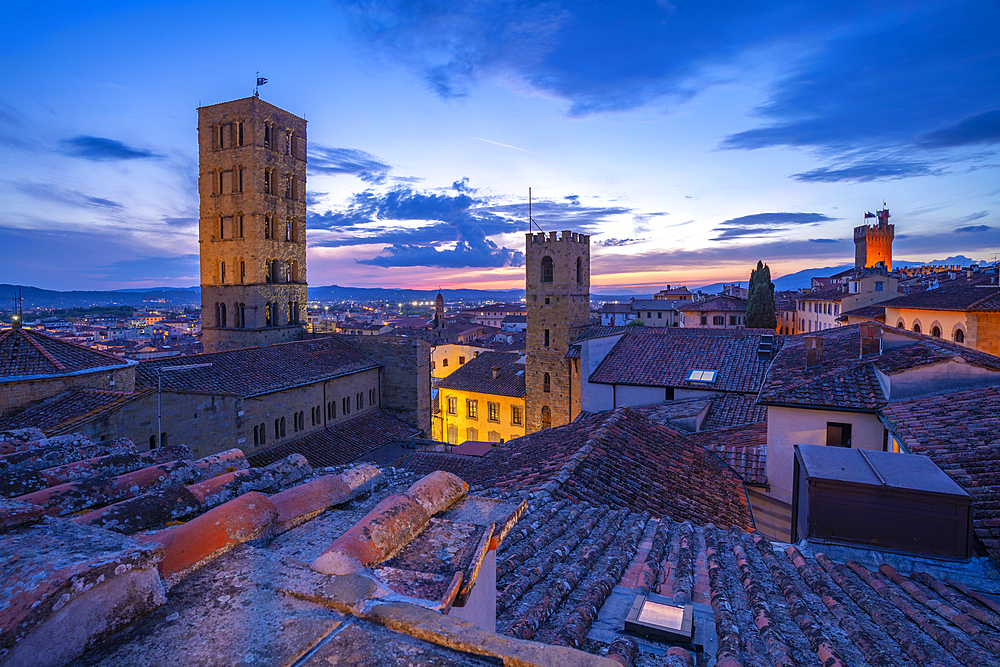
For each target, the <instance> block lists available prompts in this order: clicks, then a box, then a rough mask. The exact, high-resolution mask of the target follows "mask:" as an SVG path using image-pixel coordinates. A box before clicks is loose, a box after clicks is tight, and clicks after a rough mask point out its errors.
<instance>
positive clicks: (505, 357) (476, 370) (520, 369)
mask: <svg viewBox="0 0 1000 667" xmlns="http://www.w3.org/2000/svg"><path fill="white" fill-rule="evenodd" d="M438 391H439V395H438V396H439V399H440V409H441V415H442V421H443V427H442V433H441V437H442V440H444V441H445V442H448V443H449V444H452V445H459V444H462V443H463V442H465V441H467V440H476V441H488V442H502V441H507V440H510V439H511V438H517V437H520V436H522V435H524V419H525V415H524V357H523V356H521V355H518V354H516V353H512V352H483V353H482V354H480V355H479V356H478V357H476V358H474V359H471V360H469V361H468V362H466V363H465V364H464V365H463V366H462V367H461V368H458V369H457V370H455V371H454V372H453V373H451V374H450V375H449V376H448V377H447V378H445V379H443V380H441V382H440V383H439V384H438Z"/></svg>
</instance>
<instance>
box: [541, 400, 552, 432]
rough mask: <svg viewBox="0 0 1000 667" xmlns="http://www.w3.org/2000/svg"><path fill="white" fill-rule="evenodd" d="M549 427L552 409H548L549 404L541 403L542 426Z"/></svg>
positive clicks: (550, 425)
mask: <svg viewBox="0 0 1000 667" xmlns="http://www.w3.org/2000/svg"><path fill="white" fill-rule="evenodd" d="M551 427H552V410H550V409H549V406H547V405H543V406H542V428H551Z"/></svg>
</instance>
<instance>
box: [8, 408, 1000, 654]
mask: <svg viewBox="0 0 1000 667" xmlns="http://www.w3.org/2000/svg"><path fill="white" fill-rule="evenodd" d="M622 415H625V416H628V415H627V414H626V412H625V411H618V412H616V413H615V415H612V417H611V418H610V419H608V418H607V416H605V421H611V420H613V419H614V418H615V417H616V416H617V417H618V420H619V421H620V420H621V416H622ZM593 419H594V421H592V422H589V423H590V424H591V426H595V425H596V424H598V423H600V422H601V419H599V418H593ZM584 421H586V420H584ZM630 428H631V427H630V426H629V425H628V424H622V423H615V422H612V423H611V424H607V423H606V424H604V428H599V429H598V430H599V431H601V430H603V431H604V432H605V434H612V431H614V430H615V429H617V432H615V433H614V435H616V436H617V439H618V440H620V441H622V442H623V443H624V442H630V438H631V435H630V434H631V433H632V432H634V431H635V429H632V430H630ZM636 428H639V427H636ZM661 428H662V427H656V428H655V429H654V430H655V433H657V434H660V435H662V434H663V431H662V430H660V429H661ZM555 431H557V429H552V430H551V431H550V432H549V433H550V434H551V432H555ZM40 436H41V434H40V432H38V431H31V432H28V431H22V432H21V433H6V434H0V449H2V451H3V452H5V454H4V456H5V457H8V458H9V457H10V456H11V455H13V454H21V456H20V457H19V458H18V457H15V458H16V460H17V461H19V462H20V463H25V462H37V461H39V458H38V456H33V455H31V452H33V451H35V450H39V451H40V452H51V450H52V449H53V448H59V449H61V450H62V451H64V452H66V453H69V452H70V451H71V450H72V451H75V452H77V456H80V457H83V456H92V455H93V454H94V453H95V448H97V447H98V446H99V444H95V443H88V442H87V441H86V440H85V439H82V438H79V437H74V438H70V437H63V438H60V439H52V440H49V441H45V442H37V441H36V440H37V438H39V437H40ZM592 444H593V446H594V448H595V449H596V448H597V447H604V446H610V444H609V443H607V442H602V441H597V442H594V443H592ZM630 444H631V445H632V446H635V444H636V443H635V442H630ZM664 446H666V445H664ZM126 449H127V447H126ZM620 454H622V452H621V451H610V450H609V451H606V452H605V455H604V457H603V458H605V459H609V460H611V459H614V458H616V455H620ZM670 454H671V456H675V455H677V452H676V451H671V452H670ZM67 455H68V454H67ZM46 456H48V454H46ZM484 458H486V457H484ZM20 463H19V464H20ZM225 463H226V461H222V462H220V465H222V464H225ZM228 463H230V464H231V463H232V459H229V460H228ZM577 463H578V464H579V467H581V468H582V467H585V466H586V465H587V461H586V459H580V460H578V461H577ZM639 465H640V464H639V462H637V461H636V462H633V463H632V464H631V466H632V468H633V469H635V468H636V467H637V466H639ZM681 465H684V466H685V467H686V468H687V469H696V468H697V466H695V467H692V466H691V463H690V462H689V461H688V462H684V463H682V464H681ZM223 470H224V468H220V467H219V466H216V467H214V468H211V469H208V468H206V471H207V472H205V473H204V475H201V477H204V478H205V479H204V481H201V482H196V483H194V484H190V485H188V486H187V487H174V488H175V489H187V493H188V496H187V500H182V499H181V498H179V497H178V498H174V497H173V496H171V495H170V494H168V493H165V492H163V491H159V492H156V493H155V494H147V495H145V496H139V497H137V498H133V499H131V501H127V502H126V504H125V505H122V504H121V503H119V504H118V505H115V506H113V507H116V508H119V509H118V510H117V512H118V514H117V516H118V519H117V520H111V519H112V518H113V514H109V513H108V512H107V511H106V510H104V511H102V512H103V513H102V512H92V513H91V514H90V515H82V516H78V517H74V518H72V519H67V518H57V517H51V516H50V517H44V516H42V514H41V508H38V507H37V506H33V505H30V504H28V503H25V502H18V501H11V500H4V499H0V517H2V518H3V522H2V523H0V556H2V557H3V559H4V562H5V563H7V564H8V567H7V568H6V569H5V571H4V575H3V580H2V581H0V590H2V591H3V595H2V597H0V600H3V601H6V602H7V604H6V606H2V605H0V651H2V652H3V653H2V655H0V659H2V660H3V661H4V664H30V665H35V666H38V667H41V666H42V665H63V664H68V663H72V664H74V665H78V666H79V667H96V666H102V667H103V666H107V667H111V666H115V667H117V666H118V665H136V666H150V667H152V666H156V667H169V666H174V665H176V666H178V667H180V666H182V665H183V666H185V667H186V666H188V665H248V664H263V665H276V666H281V667H291V666H293V665H294V666H295V667H319V665H330V664H350V665H370V666H372V667H374V666H376V665H396V664H400V665H402V664H406V665H410V666H414V667H423V666H428V667H429V666H431V665H434V666H437V667H443V666H448V667H450V666H456V667H457V666H459V665H473V666H475V665H496V664H510V665H551V666H553V667H555V666H556V665H560V666H567V667H583V666H585V665H586V666H593V667H615V665H616V664H617V665H619V666H622V665H623V666H624V667H652V666H653V665H692V664H698V665H710V664H717V665H720V666H725V667H737V666H746V667H757V666H765V665H775V664H780V665H786V666H788V667H791V666H792V665H800V664H824V665H830V666H831V667H832V666H834V665H857V666H861V667H865V666H869V665H870V666H878V667H888V666H889V665H903V666H907V667H909V666H913V665H921V666H922V665H928V666H929V665H934V666H938V667H958V665H966V666H968V667H971V666H972V665H977V666H978V665H991V664H996V663H997V661H998V658H1000V605H997V604H996V603H995V602H993V600H991V599H990V598H988V597H985V596H983V595H981V594H980V593H979V592H978V591H987V592H990V593H996V592H998V590H1000V578H998V577H997V576H996V571H995V570H993V569H991V568H990V567H989V566H988V565H983V564H982V563H980V562H978V561H973V562H970V563H967V564H954V563H948V562H943V561H932V560H928V559H918V558H914V557H902V556H892V555H885V554H883V555H879V554H875V553H869V552H864V551H857V550H854V551H850V550H845V549H844V548H835V547H831V548H830V549H829V550H828V554H823V553H817V552H816V549H815V548H814V547H813V546H811V545H809V544H806V543H800V544H799V545H798V547H797V548H796V547H787V548H784V546H783V545H772V544H771V543H769V542H767V541H766V540H764V539H763V538H762V537H761V536H760V535H758V534H756V533H752V532H745V531H743V530H741V529H740V528H737V527H732V528H729V529H725V528H718V527H715V526H714V525H712V524H711V523H703V522H690V521H684V520H681V519H680V517H681V516H682V515H683V512H684V511H685V508H684V507H681V506H677V507H675V508H674V510H675V511H674V512H672V513H665V512H664V513H649V512H641V511H635V510H634V509H631V508H629V507H626V506H623V505H621V504H618V503H617V502H615V501H612V502H611V503H610V504H609V503H606V502H598V499H597V498H596V497H595V498H593V499H591V500H590V501H585V502H579V503H577V502H575V499H574V498H573V497H572V496H571V495H567V494H566V493H563V492H562V489H563V488H564V486H565V484H564V485H563V486H559V485H548V486H546V487H542V486H536V487H534V488H533V490H532V491H531V492H529V493H527V494H526V496H525V497H524V499H523V500H522V498H521V496H522V495H524V494H522V493H513V494H511V493H510V491H519V492H520V491H524V490H525V489H514V488H509V487H508V488H507V491H506V492H505V490H504V489H503V488H495V487H491V488H489V489H485V491H486V492H487V493H488V494H489V495H492V496H494V497H493V498H489V497H483V496H475V495H469V494H467V492H466V486H465V483H464V482H463V481H462V480H461V479H459V478H456V477H454V476H451V475H447V474H445V473H434V474H432V475H429V476H426V477H419V476H418V475H414V474H412V473H409V472H400V471H395V470H393V469H391V468H387V469H381V470H380V469H377V468H375V467H373V466H370V465H367V464H362V465H357V466H353V467H351V468H328V469H325V470H311V469H310V468H309V466H308V465H307V464H306V463H305V462H304V461H302V460H301V457H298V458H296V457H294V456H292V457H289V458H288V459H285V460H283V461H282V462H281V464H280V465H275V466H271V467H270V468H268V469H252V470H236V471H233V472H229V473H226V472H223ZM44 471H45V470H44V469H43V470H42V472H44ZM590 480H591V482H592V481H593V478H590ZM672 481H673V483H675V484H676V483H677V482H678V481H679V480H676V479H675V480H672ZM566 482H567V484H569V485H570V486H572V482H571V481H570V480H569V478H568V477H567V478H566ZM651 482H652V480H650V481H648V482H646V483H651ZM695 484H699V485H700V486H701V487H702V488H704V487H707V486H711V485H712V483H711V482H707V481H704V480H695V481H693V482H692V486H694V485H695ZM716 484H717V482H716ZM139 498H146V502H145V503H144V504H136V503H137V502H138V499H139ZM172 498H173V499H174V504H173V510H171V509H170V508H169V507H168V506H167V501H168V500H171V499H172ZM154 501H155V502H154ZM129 503H132V504H129ZM191 504H194V505H196V506H197V507H196V508H195V509H193V510H187V509H185V511H186V512H187V513H186V514H181V515H175V514H174V513H175V512H177V511H178V510H180V509H183V508H186V507H187V506H188V505H191ZM140 508H144V510H145V511H143V512H139V511H137V510H139V509H140ZM94 514H99V515H100V516H99V517H95V518H93V519H90V518H88V517H91V516H93V515H94ZM157 516H159V517H161V519H160V523H159V524H155V523H149V522H150V521H155V520H156V517H157ZM175 516H179V517H180V518H179V519H177V518H172V517H175ZM140 518H142V519H146V520H147V523H146V525H145V527H142V528H139V529H138V530H135V529H136V528H137V525H136V524H134V523H132V522H134V521H136V520H137V519H140ZM164 519H167V520H164ZM115 521H117V523H116V522H115ZM126 521H127V522H128V523H127V525H126V523H125V522H126ZM164 524H176V525H167V526H164ZM101 525H103V526H105V527H104V528H102V527H98V526H101ZM147 528H150V529H152V531H151V532H150V531H149V530H147ZM113 531H117V532H113ZM122 532H125V533H131V536H130V535H122V534H121V533H122ZM492 549H496V550H497V559H496V578H497V587H496V605H495V609H496V615H497V623H496V630H497V633H496V634H494V633H493V632H490V631H488V630H483V629H480V628H477V627H475V626H473V625H472V624H470V623H468V622H465V621H462V620H461V619H460V618H457V617H456V615H455V614H456V610H458V611H460V607H459V604H462V603H465V602H468V601H469V600H470V599H471V597H470V596H472V595H475V594H476V592H477V590H479V589H477V588H476V587H475V586H474V584H475V583H476V582H477V581H478V579H479V578H481V577H483V576H484V575H483V572H484V571H485V570H483V569H481V566H482V563H483V560H482V558H485V554H486V553H487V552H488V551H489V550H492ZM482 567H485V566H482ZM637 593H643V594H656V595H660V596H662V597H663V598H666V600H668V601H672V602H674V603H676V604H684V603H692V604H694V605H695V615H696V616H695V618H696V637H697V638H698V640H699V643H700V644H702V645H703V646H704V652H703V653H699V654H698V655H697V656H692V654H691V653H689V652H687V651H686V650H684V649H683V648H680V647H677V646H670V645H668V644H665V643H663V642H660V641H657V640H649V639H641V640H639V641H637V640H636V639H635V638H633V637H631V636H629V635H626V634H625V633H623V632H622V630H621V627H622V621H623V620H624V617H625V614H626V613H627V611H628V609H629V608H630V607H631V604H632V601H633V599H634V597H635V595H636V594H637ZM444 612H448V615H444ZM577 648H578V649H582V650H583V651H584V652H581V651H577V650H575V649H577ZM81 654H82V655H81ZM605 655H606V656H607V657H608V658H612V657H613V658H614V662H612V661H610V660H606V659H604V658H603V657H601V656H605ZM78 656H79V657H78Z"/></svg>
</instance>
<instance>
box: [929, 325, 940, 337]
mask: <svg viewBox="0 0 1000 667" xmlns="http://www.w3.org/2000/svg"><path fill="white" fill-rule="evenodd" d="M931 335H932V336H934V337H935V338H940V337H941V328H940V327H938V326H933V327H931Z"/></svg>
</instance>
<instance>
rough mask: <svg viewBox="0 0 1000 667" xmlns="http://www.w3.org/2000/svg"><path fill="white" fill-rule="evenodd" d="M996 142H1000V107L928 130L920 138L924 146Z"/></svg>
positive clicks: (938, 146) (935, 146)
mask: <svg viewBox="0 0 1000 667" xmlns="http://www.w3.org/2000/svg"><path fill="white" fill-rule="evenodd" d="M995 143H1000V109H994V110H992V111H984V112H983V113H980V114H976V115H974V116H969V117H967V118H963V119H962V120H960V121H959V122H957V123H955V124H954V125H952V126H950V127H946V128H944V129H941V130H935V131H934V132H928V133H926V134H924V135H923V136H922V137H921V138H920V140H919V144H920V145H921V146H923V147H924V148H949V147H952V146H967V145H969V144H995Z"/></svg>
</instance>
